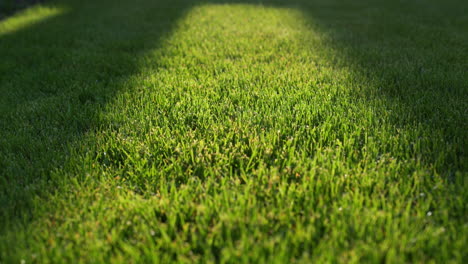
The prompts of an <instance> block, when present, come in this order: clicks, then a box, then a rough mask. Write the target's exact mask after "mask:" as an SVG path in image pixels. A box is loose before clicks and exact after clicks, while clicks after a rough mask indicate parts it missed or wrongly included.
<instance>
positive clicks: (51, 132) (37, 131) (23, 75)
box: [0, 0, 192, 219]
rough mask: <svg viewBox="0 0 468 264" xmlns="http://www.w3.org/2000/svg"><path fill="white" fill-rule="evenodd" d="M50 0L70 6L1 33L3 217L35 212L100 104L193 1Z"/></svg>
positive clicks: (93, 124) (90, 125)
mask: <svg viewBox="0 0 468 264" xmlns="http://www.w3.org/2000/svg"><path fill="white" fill-rule="evenodd" d="M143 3H144V5H142V4H143ZM50 5H51V7H52V8H59V9H61V10H65V11H64V13H63V14H58V15H57V16H51V17H48V18H45V19H43V20H42V21H40V20H37V21H33V22H31V24H29V25H24V26H23V27H21V28H19V29H18V30H16V31H7V33H4V34H2V35H0V57H1V58H2V59H1V61H0V93H1V94H2V96H1V97H0V116H1V118H0V133H1V135H0V136H1V139H0V175H1V179H0V203H1V204H2V205H4V206H3V209H2V210H1V213H0V218H1V219H7V218H11V217H13V218H16V217H21V218H25V217H26V218H29V216H30V215H29V212H28V211H29V210H30V203H31V199H32V198H33V197H34V196H37V195H38V193H44V192H48V191H51V190H54V189H55V188H58V187H59V186H55V185H56V184H54V183H53V181H52V180H51V179H50V175H51V173H52V171H53V170H55V169H57V168H61V167H63V166H64V164H65V162H66V161H67V160H68V159H69V157H70V153H69V149H70V146H72V148H78V147H79V145H80V142H81V140H82V139H83V136H84V135H85V134H86V133H87V132H89V131H92V130H94V129H97V128H98V127H99V126H100V125H101V124H100V121H99V120H100V118H99V113H100V111H101V110H102V109H103V107H104V106H105V104H106V103H107V102H108V101H109V100H111V99H112V98H113V97H114V95H115V94H116V93H117V92H118V91H119V90H121V88H122V87H123V83H124V82H125V81H126V80H127V79H128V78H129V76H131V75H134V74H136V73H138V71H139V67H140V65H139V64H138V58H139V57H140V56H142V55H143V54H144V53H145V52H147V51H149V50H154V49H157V48H158V47H159V45H160V43H161V41H162V40H163V39H164V38H165V36H167V35H168V34H169V33H170V32H171V29H172V27H173V26H174V23H175V22H176V21H177V20H178V19H179V18H180V17H181V16H182V15H183V14H184V12H185V11H186V10H188V9H189V7H190V6H191V5H192V4H191V3H190V2H189V1H142V0H137V1H119V2H118V3H116V2H115V1H88V2H82V1H69V2H62V1H59V2H56V3H51V4H50ZM141 6H144V8H140V7H141ZM41 8H42V9H46V8H48V6H44V7H41ZM25 12H27V10H26V11H25ZM20 15H21V14H18V16H20ZM13 18H15V17H13Z"/></svg>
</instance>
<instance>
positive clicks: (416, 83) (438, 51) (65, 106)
mask: <svg viewBox="0 0 468 264" xmlns="http://www.w3.org/2000/svg"><path fill="white" fill-rule="evenodd" d="M369 2H371V1H368V2H366V1H363V2H362V3H359V2H356V1H344V2H342V1H306V0H303V1H300V0H291V1H286V0H285V1H262V2H261V1H254V0H252V1H248V0H245V1H215V0H213V1H199V2H197V1H182V0H180V1H167V0H161V1H144V0H134V1H118V2H115V1H99V2H96V1H90V2H87V3H83V2H82V1H75V2H72V3H69V4H65V6H64V8H65V9H67V10H69V11H68V12H67V13H65V14H63V15H59V16H57V17H52V18H50V19H47V20H44V21H41V22H37V23H36V24H32V25H30V26H28V27H25V28H22V29H20V30H18V31H15V32H11V33H8V34H5V35H2V36H0V57H1V58H2V60H1V62H0V73H1V74H0V93H1V94H2V97H1V99H0V103H1V107H0V115H1V118H0V131H1V139H0V148H1V150H0V155H1V156H0V158H1V160H0V166H1V168H0V175H1V182H0V203H1V204H3V205H7V206H6V207H4V210H2V211H1V213H0V218H1V219H6V218H8V219H14V218H17V217H20V218H25V217H26V218H31V217H32V216H31V215H30V212H29V210H31V205H30V203H31V200H32V198H33V197H35V196H37V195H38V194H41V193H44V192H45V193H47V192H49V191H51V190H53V189H54V188H59V186H56V184H54V183H53V181H51V180H50V174H51V173H52V171H53V170H55V169H57V168H61V167H63V166H64V164H65V162H66V161H67V159H68V158H69V156H70V153H69V152H68V150H69V146H72V147H78V146H79V144H80V142H81V140H82V139H83V137H84V135H85V134H86V133H87V132H89V131H93V130H96V129H98V128H99V127H100V126H101V123H100V117H99V114H100V112H101V111H102V109H103V107H104V106H105V104H106V103H107V102H109V101H110V100H112V98H113V97H114V96H115V95H116V93H117V92H119V91H120V90H121V89H123V87H124V86H125V85H124V83H125V81H126V80H127V79H128V78H129V77H130V76H132V75H135V74H138V72H139V67H140V65H139V63H138V58H140V57H141V56H143V55H144V53H145V52H148V51H150V50H153V49H156V48H158V47H159V46H160V45H161V42H162V41H163V40H164V38H165V36H167V35H168V34H169V33H170V32H171V30H172V29H173V27H174V25H175V23H176V21H177V20H178V19H179V18H181V17H182V16H183V14H184V13H185V12H186V11H188V10H190V8H191V7H192V6H194V5H195V4H200V3H214V4H223V3H246V4H247V3H250V4H262V5H268V6H277V7H288V8H297V9H299V10H301V11H302V12H303V13H304V15H305V16H308V17H309V18H310V21H311V23H313V24H314V25H315V26H316V27H317V28H318V29H319V30H321V31H323V32H324V33H326V34H327V35H329V36H330V38H329V39H330V42H329V43H328V44H329V45H331V46H332V47H333V48H334V49H335V50H336V51H337V53H338V54H339V55H340V56H341V60H340V61H337V67H352V68H353V69H352V70H353V71H355V72H356V73H357V76H361V77H360V78H363V81H366V82H369V83H371V85H370V86H369V87H371V89H370V90H368V91H366V93H364V94H367V96H368V98H367V99H369V101H372V100H376V99H377V100H383V101H384V102H386V105H387V106H388V109H381V111H387V110H389V109H390V110H392V111H393V114H391V115H392V116H391V118H392V120H393V121H394V126H395V128H396V129H398V128H402V129H404V128H407V127H409V128H411V127H414V126H420V127H421V130H420V131H422V134H421V136H426V137H430V136H431V135H432V134H436V135H439V136H440V138H441V139H442V140H443V142H433V141H432V140H431V139H429V140H427V141H425V142H426V143H428V144H431V145H430V146H426V147H424V148H423V149H422V150H421V149H414V151H413V153H412V155H413V157H416V156H418V155H419V154H420V155H421V156H422V157H421V158H422V159H423V160H424V161H425V162H428V163H434V162H440V165H438V167H437V168H438V169H440V170H445V172H446V174H447V175H448V176H450V175H452V174H453V173H455V172H456V171H466V165H465V164H466V158H465V156H466V154H465V149H466V132H465V131H467V127H466V125H467V122H466V113H465V112H464V111H466V110H464V109H466V99H464V97H466V92H467V89H466V83H468V80H467V77H466V76H467V74H466V70H465V69H466V62H465V61H464V60H463V58H462V56H460V55H461V54H466V48H465V47H464V45H463V44H464V43H467V36H466V33H464V31H463V26H464V25H465V24H466V22H464V21H466V16H465V17H464V18H463V16H464V14H463V13H462V10H463V8H460V7H459V6H458V5H456V3H455V2H453V3H448V4H447V3H443V4H442V3H437V2H436V1H433V2H432V3H430V4H427V3H424V4H423V3H420V2H412V3H407V2H404V3H403V2H402V3H401V4H402V5H404V4H405V5H406V6H405V10H404V11H401V10H400V8H397V5H395V4H387V3H386V2H385V1H381V2H377V3H369ZM142 3H144V5H142ZM465 5H466V4H465ZM142 6H144V8H141V7H142ZM344 6H346V8H345V7H344ZM465 9H466V8H465ZM444 10H446V11H447V13H450V15H451V17H447V16H446V15H444V13H443V11H444ZM454 14H456V15H458V16H459V17H457V16H454ZM363 17H365V19H363ZM434 27H436V28H439V29H440V30H438V32H440V35H438V36H428V35H427V32H433V28H434ZM441 40H443V41H441ZM374 88H375V89H374ZM365 89H367V88H365ZM377 111H379V109H377ZM447 145H450V148H451V149H452V150H451V151H450V152H449V153H450V155H449V156H448V157H446V159H445V160H443V161H436V160H434V157H435V156H436V155H435V154H436V152H437V151H439V150H446V149H447ZM418 152H420V153H418ZM410 158H412V157H410Z"/></svg>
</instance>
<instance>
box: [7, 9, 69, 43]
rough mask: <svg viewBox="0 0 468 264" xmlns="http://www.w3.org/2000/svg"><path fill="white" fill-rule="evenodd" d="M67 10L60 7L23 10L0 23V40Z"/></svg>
mask: <svg viewBox="0 0 468 264" xmlns="http://www.w3.org/2000/svg"><path fill="white" fill-rule="evenodd" d="M66 11H67V10H66V9H65V8H61V7H56V6H54V7H48V6H35V7H31V8H28V9H26V10H23V11H21V12H19V13H17V14H15V15H14V16H12V17H9V18H7V19H4V20H1V21H0V38H1V37H2V36H3V35H6V34H11V33H14V32H16V31H20V30H22V29H24V28H25V27H28V26H31V25H34V24H35V23H39V22H42V21H45V20H47V19H49V18H52V17H55V16H58V15H61V14H64V13H65V12H66Z"/></svg>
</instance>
